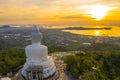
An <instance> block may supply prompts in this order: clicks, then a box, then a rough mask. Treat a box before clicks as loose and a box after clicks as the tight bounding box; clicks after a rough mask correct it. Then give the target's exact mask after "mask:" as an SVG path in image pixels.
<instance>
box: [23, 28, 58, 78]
mask: <svg viewBox="0 0 120 80" xmlns="http://www.w3.org/2000/svg"><path fill="white" fill-rule="evenodd" d="M31 39H32V45H28V46H27V47H26V48H25V52H26V63H25V64H24V67H23V69H22V75H23V76H24V77H26V76H27V74H26V69H27V68H28V67H30V66H42V67H43V76H44V78H47V77H49V76H51V75H53V74H54V73H55V71H56V68H55V65H54V62H53V60H52V58H51V57H49V56H48V49H47V46H44V45H42V44H41V40H42V34H41V33H40V32H39V29H38V27H36V26H34V28H33V31H32V33H31Z"/></svg>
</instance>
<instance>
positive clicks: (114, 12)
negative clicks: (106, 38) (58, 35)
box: [0, 0, 120, 26]
mask: <svg viewBox="0 0 120 80" xmlns="http://www.w3.org/2000/svg"><path fill="white" fill-rule="evenodd" d="M119 16H120V3H119V0H109V1H106V0H91V1H89V0H83V1H79V0H69V1H66V0H52V1H51V0H19V1H18V0H0V24H62V25H66V24H73V25H74V24H76V25H111V26H113V25H114V26H120V18H119Z"/></svg>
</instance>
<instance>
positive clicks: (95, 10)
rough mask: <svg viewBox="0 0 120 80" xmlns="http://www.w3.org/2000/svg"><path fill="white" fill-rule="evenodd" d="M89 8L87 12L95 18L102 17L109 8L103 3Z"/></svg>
mask: <svg viewBox="0 0 120 80" xmlns="http://www.w3.org/2000/svg"><path fill="white" fill-rule="evenodd" d="M90 8H91V9H90V10H89V11H88V12H87V13H88V14H90V15H91V16H92V17H93V18H95V19H96V20H100V19H102V18H103V17H104V16H106V15H107V12H108V11H109V10H110V8H109V7H107V6H103V5H96V6H91V7H90Z"/></svg>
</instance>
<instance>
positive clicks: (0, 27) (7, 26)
mask: <svg viewBox="0 0 120 80" xmlns="http://www.w3.org/2000/svg"><path fill="white" fill-rule="evenodd" d="M8 28H12V27H11V26H10V25H2V26H0V29H8Z"/></svg>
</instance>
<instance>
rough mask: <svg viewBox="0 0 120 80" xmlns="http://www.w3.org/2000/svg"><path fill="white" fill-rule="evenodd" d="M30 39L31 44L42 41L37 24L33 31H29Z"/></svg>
mask: <svg viewBox="0 0 120 80" xmlns="http://www.w3.org/2000/svg"><path fill="white" fill-rule="evenodd" d="M31 41H32V44H35V43H41V41H42V33H41V32H40V31H39V28H38V27H37V26H34V27H33V31H32V33H31Z"/></svg>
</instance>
